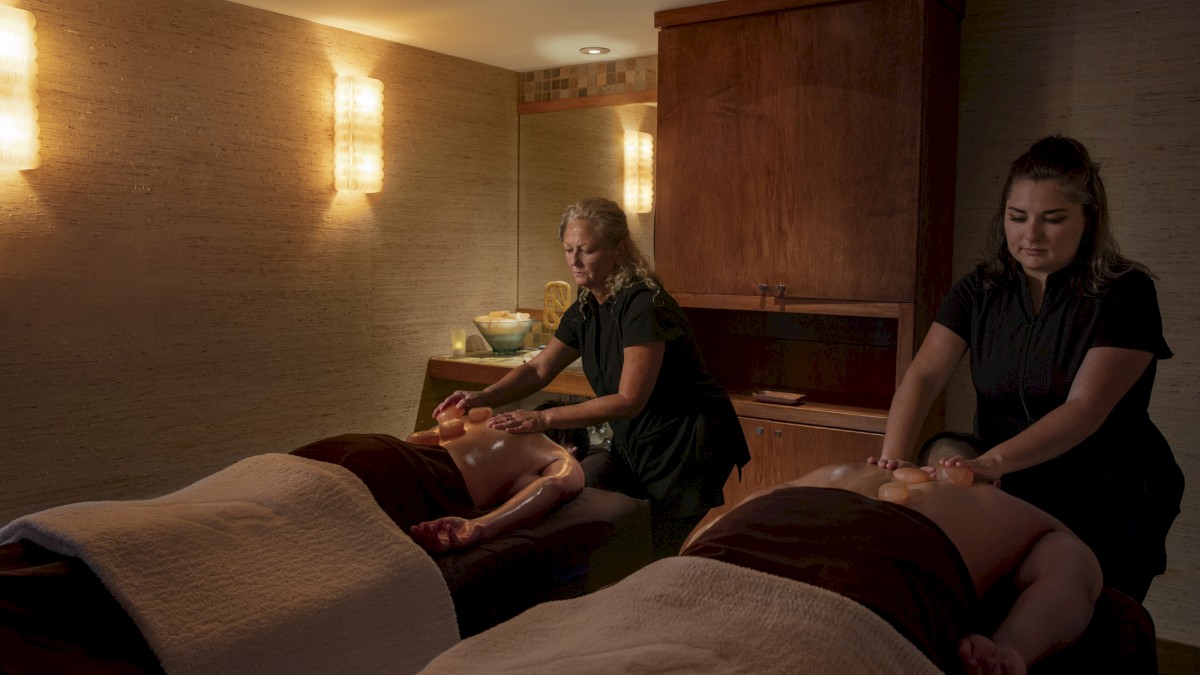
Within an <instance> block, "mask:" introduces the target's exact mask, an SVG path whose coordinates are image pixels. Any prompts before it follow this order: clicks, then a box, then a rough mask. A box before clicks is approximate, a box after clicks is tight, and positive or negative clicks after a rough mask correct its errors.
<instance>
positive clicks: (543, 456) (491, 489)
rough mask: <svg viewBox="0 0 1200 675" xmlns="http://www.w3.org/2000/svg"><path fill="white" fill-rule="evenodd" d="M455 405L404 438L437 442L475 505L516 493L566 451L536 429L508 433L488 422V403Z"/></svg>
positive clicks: (564, 456)
mask: <svg viewBox="0 0 1200 675" xmlns="http://www.w3.org/2000/svg"><path fill="white" fill-rule="evenodd" d="M455 413H458V414H459V415H462V411H461V410H460V409H458V408H455V407H450V408H447V410H446V411H445V412H443V414H442V415H443V417H444V419H441V420H439V422H440V423H439V424H438V426H436V427H434V428H432V429H429V430H427V431H418V432H417V433H414V434H412V435H411V436H409V437H408V441H409V442H410V443H419V444H422V445H440V446H442V447H443V448H445V449H446V451H447V452H449V453H450V457H451V458H452V459H453V460H454V464H455V466H457V467H458V470H459V472H461V473H462V476H463V481H464V482H466V484H467V490H468V491H469V492H470V493H471V499H472V501H474V502H475V506H477V507H479V508H488V507H491V506H495V505H497V504H499V503H501V502H503V501H504V500H505V499H508V498H509V497H511V496H513V495H515V494H517V493H518V492H520V491H521V490H522V488H524V487H525V486H527V485H529V484H530V483H532V482H533V481H535V480H537V479H538V478H539V477H541V476H542V475H544V474H546V473H547V472H548V471H550V472H553V470H554V468H555V467H554V464H555V463H557V462H563V463H566V462H568V461H570V460H571V455H570V453H569V452H567V451H566V450H565V449H564V448H563V447H562V446H560V445H558V444H557V443H555V442H554V441H551V440H550V439H549V438H546V437H545V436H544V435H542V434H510V433H507V432H504V431H500V430H497V429H492V428H490V427H488V425H487V420H488V418H490V417H491V416H492V409H491V408H472V409H471V410H469V411H468V412H467V413H466V414H465V415H462V416H459V417H456V416H455Z"/></svg>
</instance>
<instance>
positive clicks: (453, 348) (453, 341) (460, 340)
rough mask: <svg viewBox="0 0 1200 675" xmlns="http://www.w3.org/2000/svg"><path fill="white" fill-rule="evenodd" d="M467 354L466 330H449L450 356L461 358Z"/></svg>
mask: <svg viewBox="0 0 1200 675" xmlns="http://www.w3.org/2000/svg"><path fill="white" fill-rule="evenodd" d="M466 353H467V329H466V328H451V329H450V356H463V355H464V354H466Z"/></svg>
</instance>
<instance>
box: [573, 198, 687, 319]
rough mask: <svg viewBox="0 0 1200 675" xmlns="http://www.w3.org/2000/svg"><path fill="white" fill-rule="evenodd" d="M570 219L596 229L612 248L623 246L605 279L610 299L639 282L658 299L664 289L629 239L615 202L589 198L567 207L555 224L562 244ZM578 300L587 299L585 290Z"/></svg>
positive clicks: (580, 291) (626, 224) (623, 217)
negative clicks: (623, 248) (620, 256)
mask: <svg viewBox="0 0 1200 675" xmlns="http://www.w3.org/2000/svg"><path fill="white" fill-rule="evenodd" d="M572 220H584V221H587V222H588V223H590V224H591V226H592V227H594V228H596V234H598V235H599V236H600V238H601V239H603V240H604V241H605V242H607V243H608V244H609V245H611V246H613V247H617V246H620V245H621V243H622V242H624V243H625V256H624V257H623V258H622V259H621V260H619V261H617V265H616V267H614V268H613V271H612V274H610V275H608V278H607V279H605V280H604V287H605V288H606V289H608V294H609V296H610V297H611V296H615V295H616V294H617V293H620V292H621V291H623V290H625V289H626V288H629V287H630V286H633V285H634V284H636V283H638V282H644V283H645V284H646V286H648V287H649V288H650V290H652V291H654V295H655V297H658V294H659V293H661V292H662V290H663V288H662V280H660V279H659V278H658V275H657V274H655V273H654V267H653V266H652V265H651V264H650V261H648V260H646V257H645V256H644V255H642V252H641V251H640V250H638V247H637V244H635V243H634V242H633V239H632V238H631V237H630V236H629V220H628V219H627V218H626V217H625V212H624V211H623V210H621V207H620V206H618V205H617V203H616V202H614V201H612V200H611V199H605V198H604V197H588V198H587V199H580V200H579V201H577V202H575V203H574V204H571V205H570V206H568V207H567V210H566V211H564V212H563V215H562V220H561V221H560V222H559V224H558V240H559V241H562V239H563V236H565V234H566V231H567V224H568V223H570V222H571V221H572ZM579 299H580V300H581V301H583V300H586V299H587V289H585V288H580V289H579Z"/></svg>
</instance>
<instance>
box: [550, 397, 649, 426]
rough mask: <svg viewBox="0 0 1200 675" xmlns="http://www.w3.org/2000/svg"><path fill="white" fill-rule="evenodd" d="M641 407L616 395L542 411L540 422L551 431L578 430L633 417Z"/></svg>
mask: <svg viewBox="0 0 1200 675" xmlns="http://www.w3.org/2000/svg"><path fill="white" fill-rule="evenodd" d="M642 407H643V406H642V405H641V404H638V403H637V402H635V401H632V400H630V399H629V398H627V397H625V396H623V395H621V394H619V393H617V394H609V395H608V396H600V397H599V398H593V399H590V400H587V401H584V402H582V403H576V404H574V405H564V406H558V407H555V408H550V409H549V410H543V411H542V420H543V421H544V422H545V424H546V426H547V427H549V428H551V429H578V428H581V427H590V426H595V425H597V424H600V423H602V422H609V421H611V420H615V419H627V418H631V417H635V416H636V415H637V414H638V413H639V412H641V411H642Z"/></svg>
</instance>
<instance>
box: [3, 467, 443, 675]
mask: <svg viewBox="0 0 1200 675" xmlns="http://www.w3.org/2000/svg"><path fill="white" fill-rule="evenodd" d="M17 539H25V540H28V541H32V542H34V543H36V544H39V545H41V546H44V547H46V548H48V549H50V550H52V551H55V552H57V553H60V554H63V555H68V556H73V557H77V558H80V559H81V560H83V561H84V562H85V563H87V565H88V566H89V567H90V568H91V569H92V571H93V572H95V574H96V576H97V577H99V578H100V580H101V581H102V582H104V584H105V586H107V587H108V590H109V591H110V592H111V593H112V594H113V596H114V597H115V598H116V599H117V600H118V601H119V602H120V603H121V606H122V607H124V608H125V610H126V611H127V612H129V615H130V616H131V617H132V618H133V620H134V622H135V623H136V624H137V625H138V627H139V628H140V629H141V631H142V634H143V635H144V636H145V637H146V640H147V642H148V643H149V644H150V647H151V648H152V649H153V650H154V652H155V654H156V655H157V656H158V658H159V660H160V661H161V662H162V665H163V668H164V669H165V670H166V671H167V673H169V674H171V675H175V674H176V673H182V674H190V673H255V674H261V673H375V672H379V673H382V672H387V673H406V672H407V673H411V672H415V671H417V670H419V669H420V668H421V667H422V666H424V665H425V664H426V663H427V662H428V661H429V660H430V659H431V658H433V656H435V655H436V654H438V653H440V652H441V651H443V650H445V649H446V648H447V647H449V646H451V645H453V644H454V643H455V642H457V641H458V627H457V624H456V621H455V616H454V606H453V603H452V602H451V599H450V593H449V591H448V590H447V588H446V584H445V581H444V580H443V579H442V576H441V574H440V573H439V572H438V569H437V566H436V565H435V564H434V563H433V561H432V560H431V559H430V558H429V556H428V555H427V554H426V553H425V551H424V550H422V549H421V548H420V547H419V546H417V545H416V544H415V543H414V542H413V541H412V539H410V538H409V537H408V535H407V534H405V533H403V532H401V530H400V529H399V528H397V527H396V525H395V524H394V523H393V522H392V521H391V520H390V519H389V518H388V517H387V515H385V514H384V513H383V511H382V510H380V508H379V507H378V505H376V503H375V500H374V499H373V498H372V497H371V493H370V492H369V491H368V490H367V488H366V486H365V485H363V483H362V482H361V481H359V480H358V478H356V477H355V476H354V475H353V474H352V473H350V472H349V471H347V470H346V469H344V468H342V467H339V466H336V465H333V464H328V463H324V462H318V461H314V460H310V459H305V458H302V457H295V456H292V455H283V454H266V455H257V456H253V457H249V458H247V459H244V460H242V461H240V462H237V463H236V464H234V465H232V466H230V467H228V468H226V469H224V470H222V471H219V472H217V473H215V474H213V475H211V476H209V477H207V478H204V479H203V480H200V481H198V482H196V483H194V484H192V485H190V486H188V487H186V488H183V489H182V490H179V491H177V492H173V493H171V494H168V495H165V496H163V497H158V498H156V499H147V500H138V501H110V502H84V503H79V504H70V505H66V506H61V507H57V508H53V509H49V510H46V511H42V512H39V513H35V514H32V515H29V516H24V517H22V518H19V519H17V520H15V521H13V522H12V523H10V524H9V525H7V526H6V527H4V528H3V529H0V542H9V541H13V540H17Z"/></svg>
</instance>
